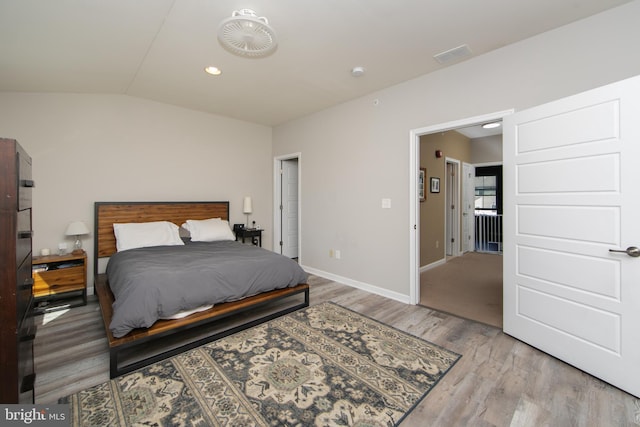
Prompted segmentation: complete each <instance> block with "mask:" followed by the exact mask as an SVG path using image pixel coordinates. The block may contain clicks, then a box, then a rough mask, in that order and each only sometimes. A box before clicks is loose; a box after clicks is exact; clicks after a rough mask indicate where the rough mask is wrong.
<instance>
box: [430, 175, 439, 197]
mask: <svg viewBox="0 0 640 427" xmlns="http://www.w3.org/2000/svg"><path fill="white" fill-rule="evenodd" d="M431 192H432V193H439V192H440V178H435V177H433V176H432V177H431Z"/></svg>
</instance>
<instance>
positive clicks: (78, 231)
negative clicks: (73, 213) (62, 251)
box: [65, 221, 89, 255]
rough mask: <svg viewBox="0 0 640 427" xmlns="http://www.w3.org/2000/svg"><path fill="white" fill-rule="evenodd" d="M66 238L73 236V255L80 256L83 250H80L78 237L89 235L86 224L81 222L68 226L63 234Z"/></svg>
mask: <svg viewBox="0 0 640 427" xmlns="http://www.w3.org/2000/svg"><path fill="white" fill-rule="evenodd" d="M65 234H66V235H67V236H74V237H75V242H74V244H73V252H71V253H72V254H73V255H82V254H83V253H84V250H83V249H82V240H80V236H86V235H87V234H89V228H88V227H87V224H85V223H84V222H82V221H75V222H72V223H71V224H69V226H68V227H67V231H66V233H65Z"/></svg>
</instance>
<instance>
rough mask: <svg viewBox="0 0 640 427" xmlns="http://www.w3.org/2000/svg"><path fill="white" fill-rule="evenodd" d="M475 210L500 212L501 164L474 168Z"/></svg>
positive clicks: (490, 212) (489, 212)
mask: <svg viewBox="0 0 640 427" xmlns="http://www.w3.org/2000/svg"><path fill="white" fill-rule="evenodd" d="M475 210H476V211H482V213H485V214H502V166H485V167H477V168H476V177H475Z"/></svg>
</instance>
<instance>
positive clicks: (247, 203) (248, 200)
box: [242, 196, 253, 228]
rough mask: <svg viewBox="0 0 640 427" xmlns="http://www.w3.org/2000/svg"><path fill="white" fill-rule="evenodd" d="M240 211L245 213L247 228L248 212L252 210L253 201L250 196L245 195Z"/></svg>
mask: <svg viewBox="0 0 640 427" xmlns="http://www.w3.org/2000/svg"><path fill="white" fill-rule="evenodd" d="M242 212H244V214H245V215H247V228H249V214H250V213H252V212H253V203H252V201H251V197H249V196H245V198H244V204H243V205H242Z"/></svg>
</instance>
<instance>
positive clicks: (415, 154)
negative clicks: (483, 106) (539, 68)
mask: <svg viewBox="0 0 640 427" xmlns="http://www.w3.org/2000/svg"><path fill="white" fill-rule="evenodd" d="M514 111H515V110H514V109H510V110H503V111H498V112H494V113H489V114H484V115H481V116H474V117H468V118H465V119H460V120H454V121H450V122H445V123H440V124H436V125H431V126H425V127H420V128H415V129H411V130H410V131H409V303H410V304H414V305H415V304H418V303H419V302H420V238H419V236H420V221H419V218H420V198H419V196H418V174H419V172H420V137H421V136H422V135H428V134H430V133H436V132H445V131H448V130H452V129H457V128H461V127H466V126H472V125H476V124H481V123H486V122H490V121H494V120H502V119H504V117H506V116H508V115H510V114H513V112H514Z"/></svg>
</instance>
